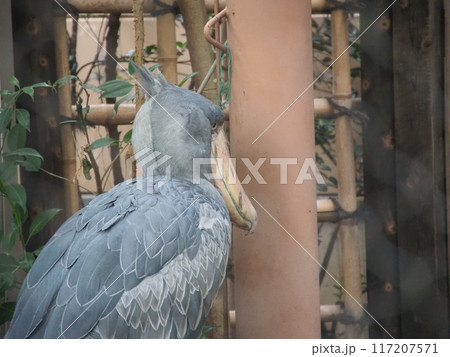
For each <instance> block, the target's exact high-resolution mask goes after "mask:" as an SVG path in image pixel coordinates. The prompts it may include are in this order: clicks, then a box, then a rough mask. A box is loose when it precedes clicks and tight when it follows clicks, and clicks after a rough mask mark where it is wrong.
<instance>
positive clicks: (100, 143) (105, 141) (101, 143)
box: [89, 137, 117, 150]
mask: <svg viewBox="0 0 450 357" xmlns="http://www.w3.org/2000/svg"><path fill="white" fill-rule="evenodd" d="M114 144H117V140H115V139H113V138H109V137H106V138H100V139H97V140H95V141H94V142H93V143H92V144H91V145H89V149H91V150H95V149H99V148H102V147H105V146H111V145H114Z"/></svg>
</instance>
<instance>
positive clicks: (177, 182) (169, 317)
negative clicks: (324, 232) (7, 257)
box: [6, 68, 231, 338]
mask: <svg viewBox="0 0 450 357" xmlns="http://www.w3.org/2000/svg"><path fill="white" fill-rule="evenodd" d="M137 71H138V73H139V75H140V78H141V82H142V83H143V84H144V87H145V88H146V90H147V92H148V94H149V95H150V96H151V97H150V99H149V100H148V101H147V102H146V103H145V104H144V106H143V107H142V109H141V110H140V111H139V113H138V114H137V116H136V120H135V126H134V130H133V145H134V148H135V152H136V151H139V150H143V149H150V150H151V151H153V150H155V151H156V150H158V151H160V152H162V153H164V154H167V155H169V156H171V157H172V159H171V160H172V161H171V163H170V164H171V167H172V168H173V170H172V178H171V179H170V180H167V178H165V177H163V176H159V175H158V173H159V172H158V171H156V172H155V176H154V177H152V180H148V178H138V179H133V180H129V181H126V182H123V183H121V184H119V185H117V186H115V187H114V188H113V189H111V190H110V191H109V192H107V193H104V194H102V195H100V196H98V197H96V198H95V199H94V200H93V201H92V202H91V203H90V204H89V205H88V206H86V207H85V208H83V209H82V210H80V211H79V212H77V213H76V214H75V215H73V216H72V217H71V218H69V219H68V220H67V221H66V222H65V223H64V224H63V225H62V226H61V227H60V229H59V230H58V231H57V232H56V233H55V235H54V236H53V237H52V238H51V239H50V241H49V242H48V243H47V245H46V246H45V248H44V249H43V250H42V252H41V254H40V255H39V257H38V258H37V260H36V262H35V264H34V265H33V267H32V269H31V271H30V272H29V273H28V275H27V277H26V279H25V281H24V283H23V286H22V289H21V291H20V294H19V298H18V302H17V305H16V311H15V314H14V317H13V320H12V322H11V326H10V329H9V331H8V332H7V334H6V337H7V338H186V337H198V336H199V334H200V332H201V328H202V324H203V322H204V319H205V316H206V315H207V313H208V311H209V309H210V307H211V304H212V301H213V299H214V297H215V296H216V294H217V291H218V289H219V287H220V284H221V283H222V281H223V279H224V277H225V271H226V264H227V259H228V251H229V247H230V240H231V223H230V218H229V213H228V211H227V209H226V206H225V203H224V201H223V200H222V198H221V196H220V194H219V192H218V191H217V190H216V189H215V188H214V187H213V185H212V184H211V183H210V182H208V181H207V180H204V179H202V180H201V183H200V184H193V182H192V159H193V158H197V157H200V158H206V157H209V155H210V154H211V127H212V126H213V125H214V124H215V123H219V124H220V123H222V122H223V115H222V113H221V111H220V109H219V108H218V107H217V106H215V105H213V104H212V103H211V102H209V101H207V100H206V99H204V98H203V97H201V96H198V95H196V94H194V93H192V92H190V91H187V90H185V89H181V88H178V87H176V86H173V85H171V84H169V83H168V82H167V81H166V80H165V79H164V77H163V76H162V75H160V74H157V75H156V76H152V75H151V74H149V73H148V71H147V70H144V69H141V68H137ZM161 106H163V107H164V108H165V109H163V107H161ZM166 111H170V115H169V114H168V113H167V112H166ZM171 116H173V117H172V118H171ZM180 124H181V126H180ZM190 136H191V137H190ZM207 170H208V168H207ZM164 172H165V171H164V170H163V169H161V173H164ZM148 185H150V186H148ZM149 188H151V190H148V189H149Z"/></svg>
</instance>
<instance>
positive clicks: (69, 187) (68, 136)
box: [53, 11, 80, 218]
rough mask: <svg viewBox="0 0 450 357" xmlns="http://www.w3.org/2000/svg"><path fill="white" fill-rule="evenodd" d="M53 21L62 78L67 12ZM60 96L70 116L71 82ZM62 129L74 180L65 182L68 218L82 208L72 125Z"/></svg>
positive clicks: (66, 169)
mask: <svg viewBox="0 0 450 357" xmlns="http://www.w3.org/2000/svg"><path fill="white" fill-rule="evenodd" d="M53 21H54V22H53V26H54V33H55V57H56V73H57V76H58V77H59V78H62V77H65V76H67V75H69V74H70V70H69V56H68V53H69V49H68V45H67V31H66V16H65V13H63V12H61V11H56V12H55V16H54V19H53ZM58 96H59V113H60V115H61V116H63V117H66V118H67V117H70V116H71V115H72V99H71V91H70V83H69V82H68V83H66V84H65V85H64V86H62V87H60V88H59V89H58ZM60 130H61V146H62V148H61V150H62V166H63V175H64V177H65V178H67V179H68V180H70V181H71V182H72V183H71V182H67V181H65V182H64V205H65V212H64V213H65V216H66V217H67V218H68V217H70V216H72V215H73V214H74V213H75V212H77V211H78V210H79V209H80V202H79V195H78V187H77V185H76V183H77V178H76V170H77V167H76V153H75V144H74V141H73V128H72V125H71V124H66V125H61V129H60Z"/></svg>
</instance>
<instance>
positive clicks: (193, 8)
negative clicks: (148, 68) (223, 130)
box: [178, 0, 217, 102]
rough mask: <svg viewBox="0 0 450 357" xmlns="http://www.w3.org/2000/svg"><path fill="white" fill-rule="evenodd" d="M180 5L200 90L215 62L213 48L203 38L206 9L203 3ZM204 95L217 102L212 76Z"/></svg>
mask: <svg viewBox="0 0 450 357" xmlns="http://www.w3.org/2000/svg"><path fill="white" fill-rule="evenodd" d="M178 5H179V6H180V10H181V14H182V15H183V20H184V25H185V28H186V37H187V42H188V49H189V56H190V58H191V63H192V71H193V72H198V74H197V75H196V76H194V77H193V78H192V79H193V81H194V85H195V88H197V89H198V88H200V85H201V84H202V82H203V79H204V78H205V77H206V75H207V74H208V71H209V69H210V67H211V65H212V63H213V62H214V56H213V53H212V50H211V46H210V45H209V43H208V42H207V41H206V40H205V37H204V36H203V28H204V27H205V24H206V8H205V4H204V2H203V1H192V0H178ZM202 95H204V96H205V97H206V98H208V99H209V100H211V101H213V102H215V101H216V100H217V90H216V86H215V84H214V78H213V77H212V76H211V77H210V79H209V80H208V81H207V82H206V87H205V88H204V90H203V91H202Z"/></svg>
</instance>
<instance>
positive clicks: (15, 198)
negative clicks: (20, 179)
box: [3, 183, 27, 210]
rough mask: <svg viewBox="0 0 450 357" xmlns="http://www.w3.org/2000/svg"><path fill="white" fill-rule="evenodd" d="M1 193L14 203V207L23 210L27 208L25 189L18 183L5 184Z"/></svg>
mask: <svg viewBox="0 0 450 357" xmlns="http://www.w3.org/2000/svg"><path fill="white" fill-rule="evenodd" d="M3 193H4V194H5V195H6V196H7V197H8V198H9V200H10V201H12V202H14V205H15V206H18V207H21V208H23V209H24V210H26V208H27V193H26V192H25V188H24V187H23V186H22V185H19V184H18V183H12V184H7V185H5V186H4V190H3Z"/></svg>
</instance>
